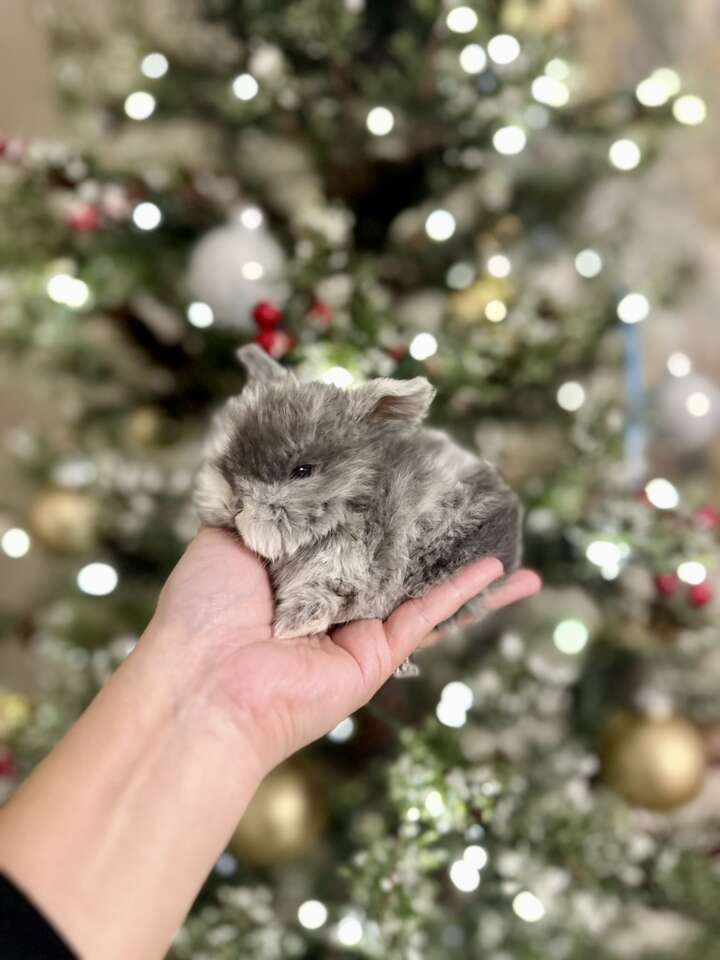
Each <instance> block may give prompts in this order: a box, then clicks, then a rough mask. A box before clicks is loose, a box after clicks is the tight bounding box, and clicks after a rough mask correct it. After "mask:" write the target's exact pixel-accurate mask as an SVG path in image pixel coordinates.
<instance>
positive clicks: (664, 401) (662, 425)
mask: <svg viewBox="0 0 720 960" xmlns="http://www.w3.org/2000/svg"><path fill="white" fill-rule="evenodd" d="M653 407H654V417H653V420H654V423H655V426H656V429H657V432H658V434H659V436H660V438H661V439H662V440H664V441H666V442H669V443H670V444H671V446H672V448H673V449H674V450H676V451H678V452H679V453H695V452H698V451H700V450H702V449H703V448H704V447H705V446H707V444H708V443H710V441H711V440H713V439H714V438H715V437H716V436H718V433H720V390H719V389H718V387H717V386H716V385H715V384H714V383H713V382H712V381H711V380H709V379H708V378H707V377H704V376H702V375H701V374H698V373H689V374H688V375H687V376H685V377H681V378H678V377H667V378H666V379H665V381H664V382H663V383H662V384H661V385H660V387H659V389H658V391H657V395H656V398H655V400H654V403H653Z"/></svg>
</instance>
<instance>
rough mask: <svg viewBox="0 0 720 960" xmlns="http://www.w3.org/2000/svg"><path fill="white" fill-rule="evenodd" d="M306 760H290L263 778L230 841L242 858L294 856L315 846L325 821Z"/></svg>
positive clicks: (284, 858)
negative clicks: (303, 761) (304, 761)
mask: <svg viewBox="0 0 720 960" xmlns="http://www.w3.org/2000/svg"><path fill="white" fill-rule="evenodd" d="M314 779H315V778H314V777H313V775H312V772H311V771H310V769H309V768H308V767H307V765H306V764H302V763H300V762H299V761H297V760H295V761H289V762H287V763H284V764H282V765H281V766H280V767H278V768H277V769H275V770H273V771H272V773H271V774H270V775H269V776H268V777H266V778H265V780H263V782H262V783H261V784H260V788H259V789H258V791H257V793H256V794H255V796H254V797H253V799H252V802H251V803H250V806H249V807H248V808H247V810H246V811H245V814H244V815H243V818H242V820H241V821H240V823H239V824H238V826H237V829H236V830H235V833H234V834H233V836H232V839H231V840H230V843H229V849H230V850H231V851H232V853H234V854H235V856H236V857H238V859H239V860H241V861H242V860H247V861H250V862H251V863H256V864H272V863H285V862H286V861H288V860H295V859H297V858H298V857H301V856H302V855H303V854H305V853H307V851H308V850H309V849H310V848H311V847H312V846H313V844H314V843H315V842H316V840H317V839H318V837H319V835H320V833H321V831H322V829H323V826H324V823H325V805H324V803H323V802H322V799H321V792H320V790H319V789H318V785H317V784H316V783H315V782H314Z"/></svg>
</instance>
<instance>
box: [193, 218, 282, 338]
mask: <svg viewBox="0 0 720 960" xmlns="http://www.w3.org/2000/svg"><path fill="white" fill-rule="evenodd" d="M188 288H189V291H190V295H191V297H192V299H193V300H198V301H200V302H202V303H206V304H208V305H209V306H210V307H211V309H212V312H213V315H214V317H215V322H216V323H217V325H218V326H224V327H232V328H233V329H238V330H251V329H253V322H252V317H251V313H252V309H253V307H254V306H255V304H256V303H257V302H258V301H259V300H270V301H272V302H273V303H274V304H276V305H277V306H278V307H282V306H283V304H284V303H285V301H286V299H287V297H288V286H287V282H286V257H285V252H284V251H283V249H282V247H281V246H280V244H279V243H278V242H277V241H276V240H275V239H274V238H273V237H272V236H271V234H270V233H269V232H268V231H267V230H266V229H265V228H264V227H262V226H261V227H258V228H256V229H252V230H251V229H248V228H247V227H246V226H244V225H243V223H242V222H241V221H240V220H239V219H237V220H233V221H231V222H230V223H228V224H226V225H225V226H222V227H216V228H215V229H214V230H211V231H210V232H209V233H206V234H205V235H204V236H203V237H201V238H200V240H199V241H198V242H197V244H196V245H195V248H194V249H193V251H192V254H191V256H190V264H189V268H188Z"/></svg>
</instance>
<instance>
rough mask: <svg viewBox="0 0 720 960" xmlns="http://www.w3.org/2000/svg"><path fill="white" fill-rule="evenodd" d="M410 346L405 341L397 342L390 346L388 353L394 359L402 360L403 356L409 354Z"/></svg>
mask: <svg viewBox="0 0 720 960" xmlns="http://www.w3.org/2000/svg"><path fill="white" fill-rule="evenodd" d="M407 352H408V348H407V347H406V346H405V344H404V343H398V344H395V345H394V346H392V347H388V353H389V354H390V356H391V357H392V358H393V360H402V359H403V357H405V356H407Z"/></svg>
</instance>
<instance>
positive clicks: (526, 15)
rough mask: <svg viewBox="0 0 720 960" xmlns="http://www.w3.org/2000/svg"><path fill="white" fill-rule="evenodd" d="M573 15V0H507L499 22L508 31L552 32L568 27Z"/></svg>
mask: <svg viewBox="0 0 720 960" xmlns="http://www.w3.org/2000/svg"><path fill="white" fill-rule="evenodd" d="M574 15H575V9H574V0H539V2H538V0H508V2H507V3H505V4H503V8H502V18H501V22H502V25H503V27H504V28H505V30H509V31H510V33H513V32H518V33H522V32H535V33H552V32H553V31H555V30H563V29H565V28H566V27H569V26H570V23H571V22H572V20H573V17H574Z"/></svg>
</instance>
